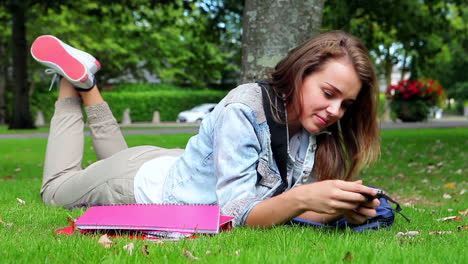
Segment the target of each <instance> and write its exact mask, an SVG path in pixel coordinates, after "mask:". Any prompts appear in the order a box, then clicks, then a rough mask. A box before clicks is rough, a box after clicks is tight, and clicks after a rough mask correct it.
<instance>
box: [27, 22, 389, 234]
mask: <svg viewBox="0 0 468 264" xmlns="http://www.w3.org/2000/svg"><path fill="white" fill-rule="evenodd" d="M31 53H32V55H33V57H34V59H36V60H37V61H38V62H39V63H41V64H43V65H44V66H46V67H47V68H48V70H47V71H48V72H52V73H56V74H58V75H59V76H61V77H62V78H61V79H60V87H59V97H58V100H57V102H56V104H55V113H54V116H53V118H52V121H51V127H50V135H49V139H48V145H47V151H46V158H45V168H44V178H43V185H42V188H41V196H42V199H43V201H44V202H45V203H46V204H48V205H56V206H67V207H71V206H74V205H78V204H83V203H84V204H88V205H105V204H131V203H163V204H167V203H183V204H192V203H195V204H219V205H220V206H221V208H222V213H223V214H225V215H230V216H234V217H235V225H237V226H242V225H246V226H261V227H269V226H272V225H277V224H282V223H285V222H287V221H288V220H290V219H292V218H293V217H297V216H300V217H302V218H305V219H308V220H312V221H316V222H330V221H333V220H336V219H338V218H341V217H346V218H347V219H348V220H349V221H350V222H352V223H356V224H358V223H363V222H364V221H365V220H366V219H367V218H368V217H371V216H374V215H375V213H376V212H375V207H377V206H378V205H379V201H378V200H377V199H373V200H371V201H368V200H367V199H366V197H365V196H364V195H363V194H367V195H371V196H374V195H376V190H375V189H372V188H370V187H367V186H365V185H363V184H362V181H351V179H353V178H354V177H355V176H357V175H358V174H359V171H360V169H361V168H363V167H364V166H368V165H369V164H370V163H372V162H373V161H374V160H375V159H376V157H377V156H378V153H379V147H380V141H379V135H378V125H377V120H376V116H377V102H378V88H377V85H376V78H375V73H374V70H373V67H372V64H371V61H370V59H369V56H368V52H367V50H366V48H365V47H364V46H363V44H362V43H361V42H360V41H359V40H358V39H357V38H356V37H354V36H351V35H349V34H347V33H344V32H341V31H332V32H328V33H324V34H321V35H318V36H317V37H315V38H313V39H310V40H308V41H306V42H305V43H303V44H302V45H300V46H299V47H297V48H295V49H293V50H291V51H290V52H289V54H288V55H287V56H286V57H285V58H284V59H283V60H282V61H280V62H279V63H278V65H277V66H276V67H275V69H274V71H273V72H272V73H271V75H270V77H269V79H268V80H266V81H262V82H259V83H248V84H244V85H240V86H239V87H237V88H235V89H233V90H232V91H231V92H230V93H229V94H228V95H227V96H226V97H225V98H224V99H223V100H222V101H221V102H220V103H219V104H218V105H217V107H216V108H215V109H214V110H213V112H212V113H211V114H210V115H209V116H208V117H207V118H205V119H204V120H203V122H202V123H201V126H200V131H199V134H198V135H195V136H193V137H192V138H191V139H190V140H189V142H188V143H187V146H186V149H185V150H182V149H163V148H159V147H155V146H139V147H132V148H128V147H127V144H126V142H125V140H124V138H123V136H122V133H121V131H120V129H119V126H118V124H117V122H116V120H115V118H114V117H113V115H112V113H111V110H110V109H109V106H108V105H107V103H106V102H105V101H104V99H103V98H102V97H101V94H100V92H99V90H98V88H97V86H96V83H95V78H94V75H95V74H96V72H97V71H98V70H99V69H100V67H101V65H100V63H99V62H98V61H97V60H96V59H95V58H94V57H93V56H91V55H89V54H88V53H85V52H83V51H80V50H77V49H75V48H72V47H70V46H68V45H67V44H65V43H63V42H62V41H60V40H59V39H57V38H55V37H53V36H41V37H39V38H37V39H36V40H35V41H34V43H33V45H32V47H31ZM82 104H84V106H85V112H86V114H87V117H88V122H89V127H90V130H91V136H92V141H93V146H94V149H95V151H96V154H97V157H98V159H99V161H97V162H95V163H94V164H92V165H90V166H88V167H87V168H85V169H83V168H81V162H82V155H83V145H84V134H83V127H84V123H83V113H82Z"/></svg>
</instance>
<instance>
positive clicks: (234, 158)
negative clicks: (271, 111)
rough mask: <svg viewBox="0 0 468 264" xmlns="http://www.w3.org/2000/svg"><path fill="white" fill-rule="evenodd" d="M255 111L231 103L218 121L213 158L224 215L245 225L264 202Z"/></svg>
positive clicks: (218, 194)
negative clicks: (259, 189) (258, 188)
mask: <svg viewBox="0 0 468 264" xmlns="http://www.w3.org/2000/svg"><path fill="white" fill-rule="evenodd" d="M256 128H258V124H257V121H256V118H255V114H254V112H253V111H252V110H251V109H250V108H249V107H247V106H246V105H243V104H240V103H233V104H229V105H227V106H226V107H225V108H224V109H223V112H222V113H221V114H220V116H219V117H218V120H216V123H215V127H214V137H213V144H214V146H213V149H214V150H213V154H214V155H213V159H214V160H213V161H214V170H215V173H216V176H217V184H216V195H217V198H218V203H219V205H220V206H221V208H222V212H223V214H226V215H230V216H234V217H235V219H234V225H236V226H238V225H243V224H244V222H245V219H246V217H247V215H248V213H249V212H250V210H251V209H252V208H253V206H254V205H255V204H256V203H258V202H259V201H261V200H262V199H261V197H258V195H257V192H256V184H257V168H256V167H257V164H258V160H259V154H260V153H261V144H260V141H259V139H258V136H257V133H256Z"/></svg>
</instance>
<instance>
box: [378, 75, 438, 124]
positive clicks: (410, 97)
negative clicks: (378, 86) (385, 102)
mask: <svg viewBox="0 0 468 264" xmlns="http://www.w3.org/2000/svg"><path fill="white" fill-rule="evenodd" d="M386 95H387V99H389V100H391V102H390V107H391V109H392V111H393V112H394V113H395V114H396V115H397V117H398V118H400V119H401V120H402V121H405V122H411V121H423V120H425V119H426V118H427V116H428V114H429V110H430V108H431V107H434V106H437V105H439V104H440V103H441V102H442V101H443V98H444V96H445V93H444V90H443V89H442V86H441V85H440V83H439V82H437V81H434V80H431V79H421V80H403V81H400V82H398V84H397V85H390V86H389V87H388V89H387V92H386Z"/></svg>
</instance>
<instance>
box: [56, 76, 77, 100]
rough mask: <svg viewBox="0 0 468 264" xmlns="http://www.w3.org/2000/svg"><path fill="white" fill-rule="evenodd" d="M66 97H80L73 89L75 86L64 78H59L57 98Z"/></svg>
mask: <svg viewBox="0 0 468 264" xmlns="http://www.w3.org/2000/svg"><path fill="white" fill-rule="evenodd" d="M67 97H80V94H79V93H78V92H77V91H76V90H75V87H73V85H72V84H71V83H70V82H69V81H68V80H67V79H65V78H61V79H60V86H59V96H58V99H63V98H67Z"/></svg>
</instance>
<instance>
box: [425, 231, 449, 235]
mask: <svg viewBox="0 0 468 264" xmlns="http://www.w3.org/2000/svg"><path fill="white" fill-rule="evenodd" d="M444 234H452V231H431V232H429V235H444Z"/></svg>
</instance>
